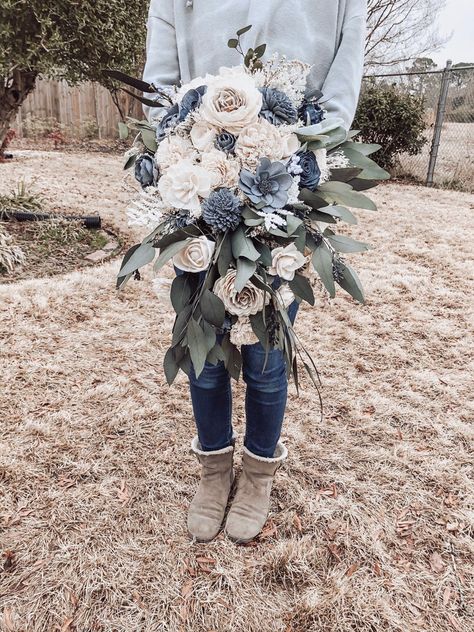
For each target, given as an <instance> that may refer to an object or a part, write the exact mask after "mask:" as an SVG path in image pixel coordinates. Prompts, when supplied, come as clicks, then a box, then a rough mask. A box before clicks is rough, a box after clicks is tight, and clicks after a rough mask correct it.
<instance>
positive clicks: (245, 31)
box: [237, 24, 252, 37]
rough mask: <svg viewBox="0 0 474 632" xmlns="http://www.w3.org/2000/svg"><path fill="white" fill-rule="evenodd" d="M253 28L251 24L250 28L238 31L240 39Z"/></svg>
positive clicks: (246, 27)
mask: <svg viewBox="0 0 474 632" xmlns="http://www.w3.org/2000/svg"><path fill="white" fill-rule="evenodd" d="M251 28H252V25H251V24H249V25H248V26H244V27H243V28H241V29H239V30H238V31H237V35H238V37H241V36H242V35H244V34H245V33H247V31H250V29H251Z"/></svg>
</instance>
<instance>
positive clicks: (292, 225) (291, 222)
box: [286, 214, 303, 235]
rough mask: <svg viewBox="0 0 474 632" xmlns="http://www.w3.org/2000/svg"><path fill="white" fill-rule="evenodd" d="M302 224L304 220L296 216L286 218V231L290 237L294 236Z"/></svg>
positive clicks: (289, 215)
mask: <svg viewBox="0 0 474 632" xmlns="http://www.w3.org/2000/svg"><path fill="white" fill-rule="evenodd" d="M302 223H303V222H302V220H301V219H300V218H299V217H296V215H291V214H288V215H287V216H286V231H287V233H288V235H293V233H294V232H295V231H296V230H297V229H298V228H299V227H300V226H301V225H302Z"/></svg>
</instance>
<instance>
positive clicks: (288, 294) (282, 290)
mask: <svg viewBox="0 0 474 632" xmlns="http://www.w3.org/2000/svg"><path fill="white" fill-rule="evenodd" d="M275 292H276V294H277V295H278V298H279V304H283V307H284V308H285V309H287V308H288V307H289V306H290V305H291V304H292V303H293V301H294V300H295V295H294V293H293V290H292V289H291V288H290V286H289V285H288V283H282V285H280V287H279V288H278V289H277V290H275Z"/></svg>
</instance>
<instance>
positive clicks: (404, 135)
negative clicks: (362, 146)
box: [354, 84, 427, 169]
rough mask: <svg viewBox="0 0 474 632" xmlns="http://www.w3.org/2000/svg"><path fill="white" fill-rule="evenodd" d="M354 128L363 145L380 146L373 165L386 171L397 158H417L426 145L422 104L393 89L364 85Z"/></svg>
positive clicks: (414, 98)
mask: <svg viewBox="0 0 474 632" xmlns="http://www.w3.org/2000/svg"><path fill="white" fill-rule="evenodd" d="M354 127H356V128H357V129H360V130H361V134H360V137H361V139H362V140H363V141H364V142H367V143H377V144H379V145H381V146H382V148H381V149H380V150H379V151H378V153H377V163H378V164H379V165H380V166H382V167H383V168H385V169H390V168H391V167H393V166H394V164H395V162H396V159H397V156H398V155H399V154H401V153H408V154H410V155H411V156H413V155H416V154H419V153H420V152H421V150H422V148H423V146H424V144H425V143H426V142H427V141H426V138H425V136H424V131H425V129H426V121H425V108H424V100H423V98H422V97H419V96H414V95H412V94H406V93H402V92H400V91H399V90H397V88H396V87H395V86H386V85H376V84H371V85H368V86H366V87H365V88H364V90H363V91H362V95H361V98H360V102H359V107H358V110H357V114H356V118H355V121H354Z"/></svg>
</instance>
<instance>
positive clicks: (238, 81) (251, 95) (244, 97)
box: [199, 71, 262, 134]
mask: <svg viewBox="0 0 474 632" xmlns="http://www.w3.org/2000/svg"><path fill="white" fill-rule="evenodd" d="M261 108H262V94H261V92H260V91H259V90H258V88H257V87H256V85H255V81H254V80H253V78H252V77H251V76H250V75H248V74H247V73H245V72H242V71H240V72H235V73H225V74H224V75H223V76H218V77H214V78H213V79H211V80H210V81H209V83H208V86H207V92H206V94H205V95H204V96H203V98H202V104H201V107H200V110H199V113H200V114H201V116H202V118H203V119H204V120H205V121H207V122H208V123H210V124H211V125H213V126H214V127H216V128H218V129H225V130H227V131H228V132H230V133H231V134H239V133H240V131H241V130H242V129H243V128H244V127H245V126H246V125H250V124H251V123H254V122H255V121H257V119H258V115H259V113H260V110H261Z"/></svg>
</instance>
